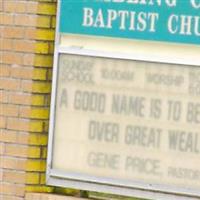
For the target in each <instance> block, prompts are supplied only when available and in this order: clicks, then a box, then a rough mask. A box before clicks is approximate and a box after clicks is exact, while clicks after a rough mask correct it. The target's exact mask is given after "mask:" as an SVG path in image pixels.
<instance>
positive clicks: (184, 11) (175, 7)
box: [60, 0, 200, 45]
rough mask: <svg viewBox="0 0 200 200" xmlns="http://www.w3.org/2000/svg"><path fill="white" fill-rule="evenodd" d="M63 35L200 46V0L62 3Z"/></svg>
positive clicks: (69, 0) (75, 0)
mask: <svg viewBox="0 0 200 200" xmlns="http://www.w3.org/2000/svg"><path fill="white" fill-rule="evenodd" d="M60 9H61V10H60V32H61V33H72V34H84V35H94V36H106V37H113V38H128V39H140V40H151V41H164V42H174V43H186V44H196V45H199V44H200V0H180V1H178V0H61V8H60Z"/></svg>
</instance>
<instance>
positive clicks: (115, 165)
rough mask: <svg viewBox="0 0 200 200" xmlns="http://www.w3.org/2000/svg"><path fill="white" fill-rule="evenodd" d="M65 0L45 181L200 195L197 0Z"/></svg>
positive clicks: (167, 199) (149, 194) (159, 195)
mask: <svg viewBox="0 0 200 200" xmlns="http://www.w3.org/2000/svg"><path fill="white" fill-rule="evenodd" d="M58 5H59V6H58V20H57V22H58V23H57V25H58V26H57V36H56V42H55V53H54V71H53V84H52V97H51V116H50V129H49V144H48V161H47V183H48V184H49V185H56V186H63V187H70V188H76V189H82V190H89V191H98V192H105V193H112V194H119V195H125V196H132V197H139V198H147V199H153V200H156V199H159V200H172V199H176V200H197V199H199V198H200V129H199V126H200V68H199V66H200V58H199V52H200V46H199V44H200V0H187V1H186V0H183V1H176V0H165V1H164V0H163V1H162V0H155V1H154V0H93V1H92V0H82V1H80V0H79V1H78V0H73V1H72V0H60V1H59V4H58ZM127 52H128V53H127Z"/></svg>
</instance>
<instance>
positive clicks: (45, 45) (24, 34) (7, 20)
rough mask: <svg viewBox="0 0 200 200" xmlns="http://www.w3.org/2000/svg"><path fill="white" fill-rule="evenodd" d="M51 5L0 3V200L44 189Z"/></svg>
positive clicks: (30, 0)
mask: <svg viewBox="0 0 200 200" xmlns="http://www.w3.org/2000/svg"><path fill="white" fill-rule="evenodd" d="M55 13H56V2H55V0H0V199H1V200H22V199H24V196H25V193H26V192H29V191H33V192H53V191H54V190H55V188H52V187H47V186H46V185H45V168H46V151H47V148H46V145H47V135H48V118H49V102H50V90H51V74H52V60H53V41H54V27H55Z"/></svg>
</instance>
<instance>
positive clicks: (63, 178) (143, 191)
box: [46, 0, 200, 200]
mask: <svg viewBox="0 0 200 200" xmlns="http://www.w3.org/2000/svg"><path fill="white" fill-rule="evenodd" d="M60 6H61V1H60V0H58V10H57V16H58V17H57V27H56V38H55V51H54V63H53V79H52V94H51V106H50V125H49V138H48V157H47V170H46V182H47V184H48V185H52V186H62V187H70V188H75V189H81V190H88V191H97V192H104V193H112V194H117V195H125V196H134V197H139V198H150V199H154V200H156V199H159V200H173V199H174V200H175V199H176V200H186V199H187V200H190V199H191V200H198V199H199V197H200V191H197V190H192V189H180V188H177V187H174V186H171V187H169V186H168V185H166V186H165V185H163V184H161V185H152V184H149V183H147V184H144V183H142V184H141V183H137V182H135V183H134V186H133V187H132V186H131V187H130V186H128V187H127V186H126V184H117V182H116V183H114V182H115V180H112V179H111V180H110V182H108V180H105V179H103V178H102V179H101V180H100V178H97V177H86V176H85V177H84V176H83V177H81V176H80V175H77V174H71V173H63V172H60V171H58V170H55V169H53V168H52V158H53V140H54V134H55V133H54V123H55V117H56V116H55V105H56V93H57V82H58V80H57V79H58V60H59V54H62V53H65V54H71V55H82V56H91V57H101V58H113V59H123V60H137V61H146V62H156V63H168V64H179V65H191V66H200V63H196V62H195V61H194V60H190V59H189V60H188V59H186V58H184V59H176V58H174V59H172V60H168V59H167V58H165V57H152V56H142V55H133V54H123V53H108V52H106V51H93V50H91V49H80V48H78V47H77V48H76V47H63V46H61V45H60V43H59V41H60V33H59V23H60V17H59V16H60ZM132 183H133V182H132Z"/></svg>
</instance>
